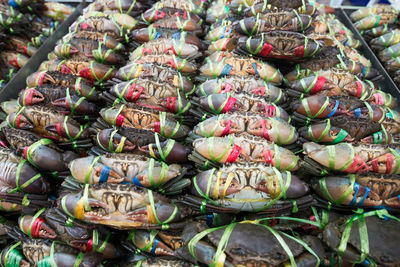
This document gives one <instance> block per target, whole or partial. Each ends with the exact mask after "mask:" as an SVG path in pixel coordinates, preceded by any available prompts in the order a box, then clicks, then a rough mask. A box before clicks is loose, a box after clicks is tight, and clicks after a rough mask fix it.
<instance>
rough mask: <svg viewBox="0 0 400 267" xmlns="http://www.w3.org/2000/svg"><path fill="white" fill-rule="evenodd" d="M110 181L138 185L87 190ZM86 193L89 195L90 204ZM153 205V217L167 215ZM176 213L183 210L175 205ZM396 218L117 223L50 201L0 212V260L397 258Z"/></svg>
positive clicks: (216, 217) (366, 261)
mask: <svg viewBox="0 0 400 267" xmlns="http://www.w3.org/2000/svg"><path fill="white" fill-rule="evenodd" d="M110 189H112V190H118V191H119V192H121V193H122V192H123V193H124V194H125V197H127V196H128V195H129V196H130V197H133V196H134V194H137V193H139V192H137V191H135V190H136V187H135V188H133V187H132V186H129V185H118V186H112V185H105V184H104V185H102V186H96V187H92V188H91V189H89V192H90V193H89V194H90V195H91V196H92V195H99V194H105V193H106V192H105V191H106V190H110ZM93 201H94V200H93V199H91V198H89V203H91V205H92V207H94V206H95V205H94V204H93ZM142 201H145V200H142ZM157 202H158V203H157V206H159V205H163V206H164V208H167V207H168V203H165V202H163V203H160V200H158V201H157ZM66 203H67V204H66V205H68V200H67V201H66ZM99 205H100V204H98V206H99ZM175 205H178V204H175ZM157 212H158V213H155V214H158V215H156V216H160V217H157V218H159V219H163V216H165V215H166V214H165V213H164V212H162V210H158V211H157ZM93 214H94V213H92V215H91V216H92V217H93V216H94V215H93ZM155 214H153V215H155ZM179 214H180V216H183V215H184V214H183V212H182V210H180V213H179ZM121 215H122V214H121ZM121 215H120V216H121ZM186 215H187V214H186ZM87 216H89V215H87ZM131 216H132V215H131ZM141 216H142V217H143V219H144V218H145V217H144V215H143V214H142V215H141ZM153 220H154V218H153ZM174 220H176V218H174V219H173V220H171V221H174ZM399 222H400V219H399V218H397V217H395V216H393V215H391V214H389V212H388V211H387V210H384V209H380V210H373V211H369V212H367V211H363V210H358V211H357V213H356V214H354V213H353V214H352V213H343V212H341V213H337V212H334V211H327V210H325V209H319V208H318V209H317V208H313V209H312V210H308V211H303V212H302V213H298V214H296V215H292V217H282V216H276V215H272V216H267V217H266V216H260V215H248V216H246V217H245V218H243V217H242V215H232V214H220V213H212V214H208V215H204V214H201V213H197V214H193V213H191V215H190V219H188V220H186V221H184V222H183V223H181V224H180V225H178V224H177V223H172V224H169V226H170V227H169V228H167V227H165V226H166V224H164V227H163V228H162V230H161V229H157V228H148V227H146V226H144V225H143V222H142V224H141V225H139V226H138V227H135V228H133V229H132V228H131V229H129V228H122V229H124V230H125V231H122V230H115V229H110V228H107V227H104V226H100V227H99V226H96V225H93V224H88V223H84V222H81V221H79V220H76V219H71V218H69V217H68V215H65V214H64V213H62V212H60V211H59V210H58V209H57V208H50V209H45V208H43V209H40V210H39V211H38V212H37V213H36V214H33V215H21V216H19V218H18V220H17V221H15V222H14V221H10V220H8V219H6V218H4V217H2V220H1V223H0V238H1V240H10V239H11V240H12V241H11V242H10V243H8V244H7V245H6V246H5V247H4V248H3V249H2V251H1V253H0V261H1V264H2V265H3V266H7V264H11V263H12V264H14V266H21V267H27V266H65V267H66V266H100V264H101V263H102V264H103V265H104V266H116V265H117V264H118V266H149V267H150V266H153V267H154V266H173V267H178V266H198V265H199V264H200V266H214V265H217V264H219V265H221V266H249V265H255V266H263V265H270V266H283V265H290V266H296V265H301V266H319V265H325V266H326V265H329V266H336V265H341V264H345V265H350V264H362V265H365V266H376V265H378V266H397V265H398V263H399V260H400V259H399V255H398V252H399V251H398V246H396V242H397V239H396V237H397V236H398V235H399V234H398V231H397V229H398V226H399ZM142 227H144V228H142ZM128 229H129V231H128ZM121 259H122V260H121Z"/></svg>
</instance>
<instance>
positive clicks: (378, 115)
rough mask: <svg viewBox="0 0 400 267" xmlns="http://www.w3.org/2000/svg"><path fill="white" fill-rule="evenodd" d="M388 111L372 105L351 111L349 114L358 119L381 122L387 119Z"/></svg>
mask: <svg viewBox="0 0 400 267" xmlns="http://www.w3.org/2000/svg"><path fill="white" fill-rule="evenodd" d="M385 110H386V109H385V108H383V107H380V106H377V105H370V106H369V107H366V106H365V107H361V108H356V109H355V110H352V111H349V112H348V113H347V114H348V115H349V116H352V117H356V118H364V119H370V120H373V121H377V122H381V121H382V120H384V119H385V117H386V111H385Z"/></svg>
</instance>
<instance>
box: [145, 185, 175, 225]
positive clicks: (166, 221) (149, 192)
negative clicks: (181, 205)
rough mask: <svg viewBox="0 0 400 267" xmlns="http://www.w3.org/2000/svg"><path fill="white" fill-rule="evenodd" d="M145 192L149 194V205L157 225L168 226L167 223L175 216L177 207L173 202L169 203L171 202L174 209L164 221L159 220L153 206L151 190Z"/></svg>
mask: <svg viewBox="0 0 400 267" xmlns="http://www.w3.org/2000/svg"><path fill="white" fill-rule="evenodd" d="M147 193H148V196H149V201H150V206H151V209H152V212H153V215H154V218H155V219H156V221H157V223H158V224H159V225H162V226H166V227H168V223H169V222H171V221H172V220H173V219H174V218H175V215H176V213H177V212H178V207H177V206H176V205H175V204H174V203H170V204H172V205H173V206H174V211H173V212H172V214H171V216H170V217H169V218H168V219H166V220H165V221H164V222H161V221H160V219H159V218H158V215H157V211H156V208H155V206H154V197H153V191H151V190H147ZM163 229H164V228H163Z"/></svg>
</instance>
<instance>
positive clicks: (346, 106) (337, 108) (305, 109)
mask: <svg viewBox="0 0 400 267" xmlns="http://www.w3.org/2000/svg"><path fill="white" fill-rule="evenodd" d="M291 107H292V110H293V111H294V113H293V115H292V118H293V120H295V121H296V122H299V123H303V124H304V123H305V124H308V123H310V122H315V121H319V120H320V119H327V118H331V117H333V116H339V115H347V116H351V117H357V118H367V119H370V120H372V121H377V122H379V123H382V122H384V121H385V120H386V119H387V118H389V119H392V118H394V119H395V121H397V118H395V117H394V116H393V115H392V112H391V110H390V109H387V108H385V107H383V106H377V105H373V104H369V103H368V102H364V101H361V100H359V99H357V98H354V97H348V96H323V95H314V96H309V97H306V98H303V99H301V100H295V101H293V102H292V103H291ZM389 121H390V120H389Z"/></svg>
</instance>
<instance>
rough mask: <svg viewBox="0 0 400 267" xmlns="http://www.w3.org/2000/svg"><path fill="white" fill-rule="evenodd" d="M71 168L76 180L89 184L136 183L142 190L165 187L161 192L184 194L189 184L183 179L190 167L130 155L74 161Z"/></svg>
mask: <svg viewBox="0 0 400 267" xmlns="http://www.w3.org/2000/svg"><path fill="white" fill-rule="evenodd" d="M69 169H70V171H71V174H72V176H73V177H74V178H75V179H77V180H78V181H79V182H81V183H85V184H97V183H105V182H107V183H113V184H119V183H133V184H135V185H137V186H141V187H148V188H150V187H151V188H154V189H158V188H164V189H162V190H160V191H162V192H167V193H171V192H172V193H176V192H179V191H181V190H182V188H184V187H185V186H187V182H188V181H185V180H182V178H183V177H184V176H185V173H186V168H184V167H182V166H180V165H178V164H170V165H167V164H165V163H163V162H158V161H155V160H154V159H152V158H148V157H146V156H143V155H138V154H130V153H129V154H127V153H118V154H105V155H102V156H97V157H94V156H90V157H85V158H78V159H75V160H73V161H71V162H70V164H69ZM181 180H182V181H181ZM178 181H179V185H178V183H177V182H178ZM168 182H169V183H168ZM167 183H168V184H167ZM171 184H174V188H173V189H172V190H169V191H168V190H167V188H168V185H171Z"/></svg>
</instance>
